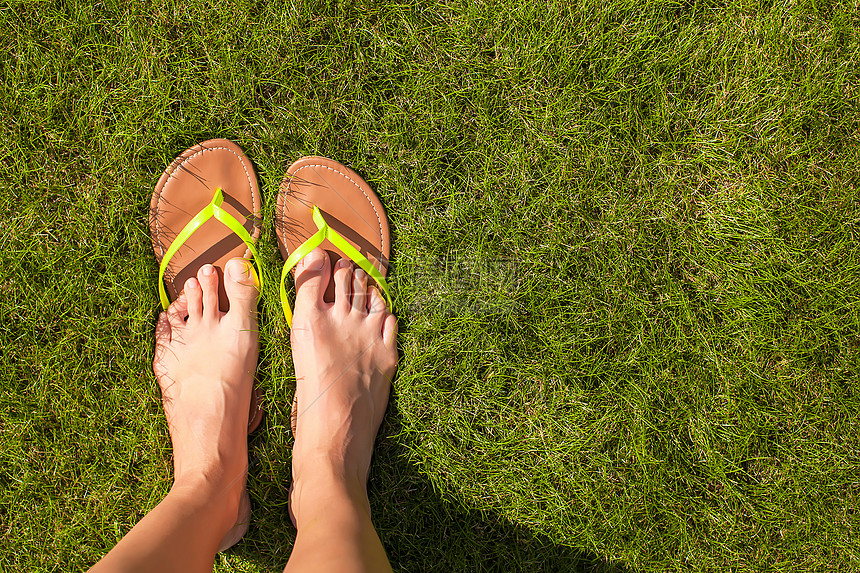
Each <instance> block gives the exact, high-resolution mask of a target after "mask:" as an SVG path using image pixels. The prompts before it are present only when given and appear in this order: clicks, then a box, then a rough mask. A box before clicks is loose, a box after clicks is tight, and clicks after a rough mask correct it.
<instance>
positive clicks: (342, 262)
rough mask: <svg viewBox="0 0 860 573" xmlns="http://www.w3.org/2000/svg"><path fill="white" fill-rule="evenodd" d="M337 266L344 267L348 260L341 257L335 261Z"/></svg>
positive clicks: (347, 264) (346, 265)
mask: <svg viewBox="0 0 860 573" xmlns="http://www.w3.org/2000/svg"><path fill="white" fill-rule="evenodd" d="M337 266H338V268H341V269H345V268H346V267H348V266H349V261H348V260H346V259H341V260H339V261H338V262H337Z"/></svg>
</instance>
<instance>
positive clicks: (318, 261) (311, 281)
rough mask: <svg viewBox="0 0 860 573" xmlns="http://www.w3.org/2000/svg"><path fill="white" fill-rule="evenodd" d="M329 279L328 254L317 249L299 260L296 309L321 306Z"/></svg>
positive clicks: (297, 266)
mask: <svg viewBox="0 0 860 573" xmlns="http://www.w3.org/2000/svg"><path fill="white" fill-rule="evenodd" d="M330 277H331V267H330V266H329V264H328V254H326V252H325V251H324V250H322V249H320V248H319V247H317V248H316V249H314V250H313V251H311V252H310V253H308V254H307V255H306V256H305V257H304V258H303V259H302V260H300V261H299V263H298V265H296V308H297V309H298V308H301V307H305V306H308V305H319V304H322V302H323V295H325V291H326V289H327V288H328V282H329V278H330Z"/></svg>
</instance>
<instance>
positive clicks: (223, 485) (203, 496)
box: [170, 473, 245, 520]
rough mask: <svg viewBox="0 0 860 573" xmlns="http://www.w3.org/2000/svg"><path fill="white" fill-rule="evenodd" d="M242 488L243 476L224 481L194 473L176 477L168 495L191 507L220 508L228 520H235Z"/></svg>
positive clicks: (243, 484) (243, 483)
mask: <svg viewBox="0 0 860 573" xmlns="http://www.w3.org/2000/svg"><path fill="white" fill-rule="evenodd" d="M244 486H245V480H244V475H243V476H241V478H236V479H231V480H225V479H213V478H212V476H209V475H206V474H204V473H196V474H186V475H182V476H179V477H177V478H176V479H175V480H174V482H173V486H172V487H171V488H170V493H171V494H172V495H175V496H177V497H181V498H182V499H184V500H185V501H187V502H188V503H189V504H191V505H211V506H214V507H218V508H221V509H223V510H224V514H225V515H226V516H228V518H229V519H233V520H235V518H236V514H237V513H238V511H239V504H240V501H241V499H242V492H243V491H244Z"/></svg>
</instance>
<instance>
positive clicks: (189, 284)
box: [184, 277, 203, 320]
mask: <svg viewBox="0 0 860 573" xmlns="http://www.w3.org/2000/svg"><path fill="white" fill-rule="evenodd" d="M184 292H185V298H186V300H187V301H188V320H200V317H201V316H203V291H202V290H200V283H199V282H197V279H196V278H194V277H191V278H190V279H188V280H187V281H185V289H184Z"/></svg>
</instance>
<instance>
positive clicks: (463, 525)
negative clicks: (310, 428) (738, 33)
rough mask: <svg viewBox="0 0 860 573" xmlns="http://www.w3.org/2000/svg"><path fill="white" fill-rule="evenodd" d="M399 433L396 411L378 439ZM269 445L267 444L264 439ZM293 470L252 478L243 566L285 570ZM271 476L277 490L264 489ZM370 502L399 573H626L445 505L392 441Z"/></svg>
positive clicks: (383, 451) (382, 454)
mask: <svg viewBox="0 0 860 573" xmlns="http://www.w3.org/2000/svg"><path fill="white" fill-rule="evenodd" d="M398 434H399V416H398V413H397V411H396V409H395V408H394V406H393V404H392V407H391V408H390V409H389V412H388V414H387V415H386V421H385V422H384V424H383V428H382V431H381V435H386V436H392V435H398ZM264 441H266V438H262V439H261V442H264ZM259 445H260V446H261V447H265V445H264V444H262V443H260V444H259ZM288 467H289V461H288V460H287V463H286V464H285V466H284V468H283V469H281V470H279V471H278V472H277V473H276V475H275V476H272V475H271V474H270V478H268V479H265V480H264V479H260V477H262V476H260V477H257V478H256V479H255V478H253V477H252V480H251V483H252V488H253V487H254V485H253V484H254V482H256V483H257V485H258V491H257V492H253V493H252V496H253V497H255V498H257V501H256V502H255V504H254V517H253V523H252V529H251V531H250V532H249V535H248V536H246V538H245V540H244V541H243V542H242V543H240V544H239V545H238V546H236V548H235V552H236V553H237V554H238V555H241V557H242V558H243V559H245V560H248V561H251V562H252V563H254V564H256V565H258V566H260V568H261V569H262V570H266V571H279V570H280V569H281V568H283V566H284V565H285V564H286V562H287V559H288V558H289V552H290V550H291V548H292V542H293V540H294V535H295V530H294V529H293V528H292V525H291V524H290V521H289V516H288V511H287V501H288V495H289V483H290V476H289V475H288V473H287V472H288V469H287V468H288ZM269 469H271V468H269ZM253 471H254V470H253V469H252V473H253ZM285 474H286V475H285ZM271 477H275V479H276V480H277V481H278V482H279V483H265V481H269V479H271ZM254 493H256V494H257V495H254ZM369 495H370V503H371V507H372V511H373V517H374V524H375V525H376V528H377V531H378V532H379V535H380V537H381V539H382V542H383V545H384V546H385V549H386V551H387V552H388V556H389V558H390V560H391V563H392V566H393V568H394V570H395V571H404V572H407V571H408V572H429V571H440V572H441V571H445V572H448V571H505V572H515V571H523V572H525V571H529V572H532V571H559V572H567V571H570V572H583V573H585V572H588V573H591V572H594V573H627V572H628V571H629V569H627V568H626V567H624V566H622V565H620V564H618V563H612V562H608V561H606V560H605V559H602V558H600V557H598V556H596V555H593V554H589V553H586V552H583V551H580V550H577V549H574V548H571V547H566V546H563V545H559V544H556V543H554V542H553V540H552V539H549V538H546V537H543V536H538V535H535V534H534V532H532V531H530V530H529V529H527V528H525V527H521V526H518V525H514V524H512V523H510V522H509V521H507V520H506V519H504V518H502V517H500V516H498V515H495V514H492V513H481V512H477V511H474V510H471V509H470V508H468V507H466V506H464V504H462V503H461V502H458V501H454V500H446V499H443V498H442V497H441V496H440V495H439V494H438V493H437V492H436V491H435V490H434V488H433V486H432V484H431V483H430V482H429V480H428V479H427V478H426V477H425V476H423V475H422V474H421V472H420V471H419V470H418V468H417V467H416V466H415V465H414V464H413V463H411V462H410V461H409V459H408V451H407V448H406V446H405V445H403V444H402V443H400V442H398V440H397V439H395V438H386V439H382V440H380V441H379V442H378V444H377V449H376V453H375V457H374V462H373V466H372V468H371V476H370V486H369ZM260 497H263V498H264V499H260Z"/></svg>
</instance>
